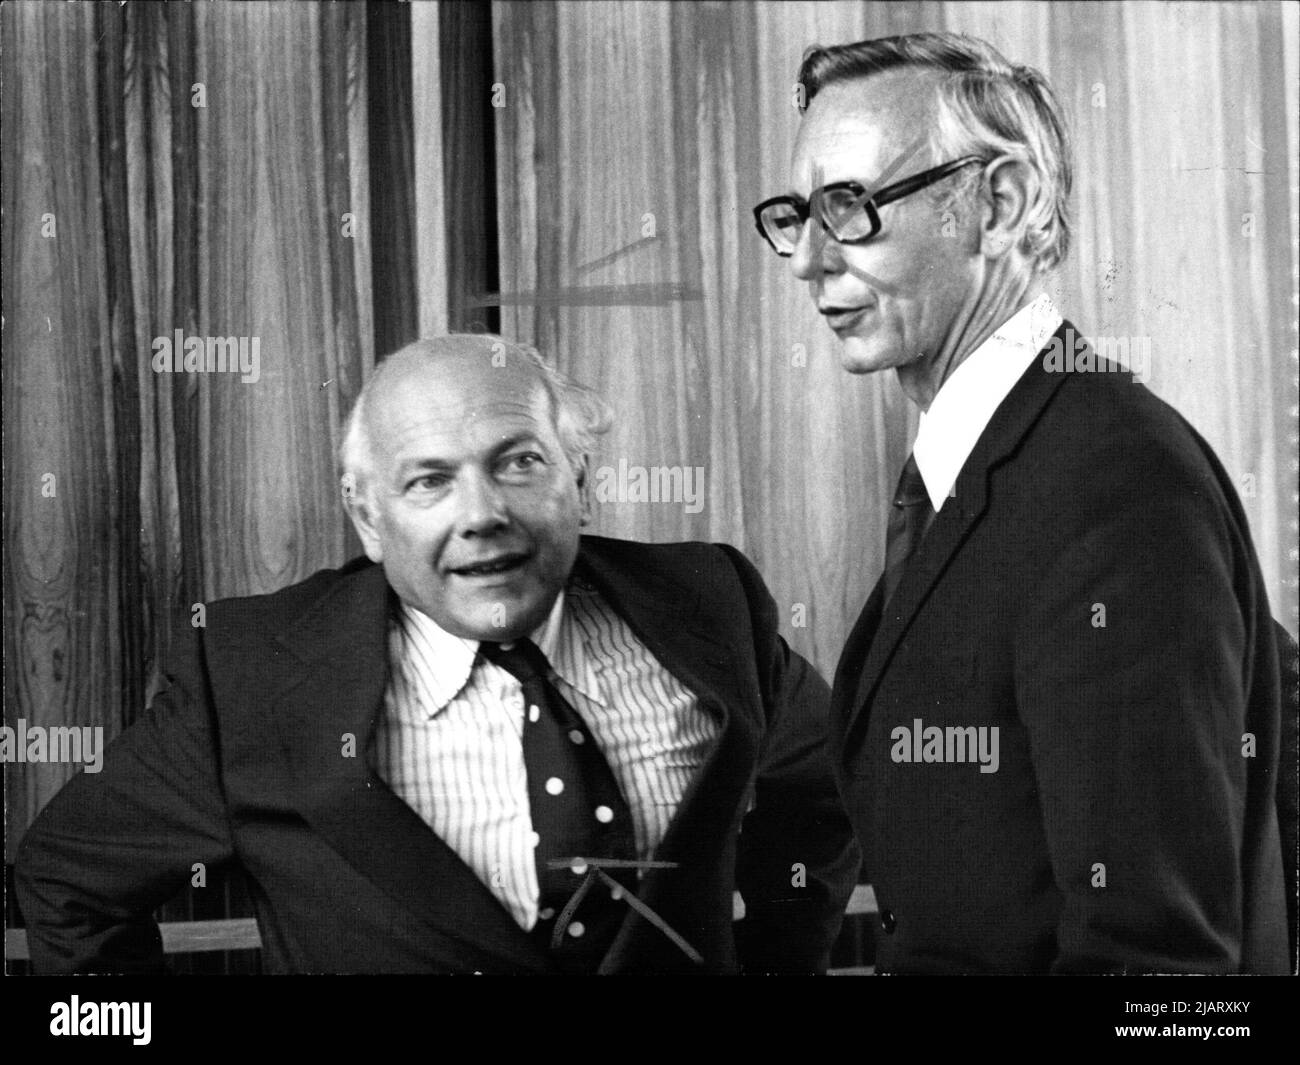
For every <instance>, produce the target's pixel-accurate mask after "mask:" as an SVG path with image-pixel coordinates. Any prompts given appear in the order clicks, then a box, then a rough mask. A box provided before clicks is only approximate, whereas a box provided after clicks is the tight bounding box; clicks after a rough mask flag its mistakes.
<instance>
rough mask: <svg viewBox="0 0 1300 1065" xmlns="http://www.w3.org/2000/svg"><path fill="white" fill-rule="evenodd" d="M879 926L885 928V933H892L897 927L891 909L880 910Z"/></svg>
mask: <svg viewBox="0 0 1300 1065" xmlns="http://www.w3.org/2000/svg"><path fill="white" fill-rule="evenodd" d="M880 927H881V928H883V929H884V930H885V935H887V936H888V935H893V934H894V929H895V928H897V927H898V922H897V921H896V920H895V919H894V914H893V911H892V910H881V911H880Z"/></svg>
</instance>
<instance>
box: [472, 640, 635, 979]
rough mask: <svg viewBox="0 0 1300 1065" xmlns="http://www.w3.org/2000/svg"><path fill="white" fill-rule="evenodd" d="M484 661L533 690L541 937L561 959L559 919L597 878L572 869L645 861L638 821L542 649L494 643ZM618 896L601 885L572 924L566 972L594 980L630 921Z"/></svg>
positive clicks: (627, 875)
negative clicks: (639, 852)
mask: <svg viewBox="0 0 1300 1065" xmlns="http://www.w3.org/2000/svg"><path fill="white" fill-rule="evenodd" d="M479 653H480V654H482V656H483V657H484V658H486V659H487V660H488V661H489V662H492V663H493V664H495V665H498V666H500V667H501V668H502V669H504V670H506V671H507V672H508V673H511V674H513V675H514V676H515V677H516V678H517V679H518V681H519V683H520V685H521V687H522V688H523V694H524V706H525V713H524V732H523V750H524V766H525V768H526V770H527V773H528V802H529V807H530V812H531V815H532V822H533V831H534V832H536V833H537V847H536V852H535V856H536V861H537V882H538V886H539V888H540V896H539V899H538V910H539V912H538V921H537V925H536V927H535V928H534V929H533V934H534V936H535V937H536V938H537V939H538V940H539V941H540V942H541V943H542V944H543V945H544V946H545V947H546V949H548V950H551V946H552V943H553V941H554V939H555V936H554V933H555V923H556V920H557V918H559V917H560V916H561V915H562V914H563V911H564V910H565V908H566V906H567V905H568V904H569V902H570V900H571V899H572V897H573V895H574V893H575V891H576V890H577V889H578V888H579V886H580V885H581V884H582V883H583V880H584V877H585V875H586V872H587V868H586V865H585V863H577V862H570V861H569V860H570V859H575V858H590V859H593V860H596V861H599V860H600V859H607V860H608V859H613V860H615V861H632V860H635V858H636V837H635V833H634V831H633V828H632V813H631V810H630V809H629V808H628V805H627V802H626V800H625V799H624V798H623V794H622V792H621V791H620V790H619V786H618V781H617V780H616V779H615V777H614V773H613V771H612V770H611V769H610V768H609V763H608V762H606V761H605V757H604V755H603V754H602V753H601V751H600V747H599V746H598V745H597V744H596V741H595V738H594V737H593V736H592V734H591V731H590V730H589V729H588V728H587V725H586V723H585V722H584V721H583V720H582V718H581V717H580V716H579V715H578V713H577V711H576V710H574V708H573V707H572V705H570V703H569V701H568V700H567V699H565V698H564V696H563V695H561V694H560V692H559V690H558V689H557V688H556V687H555V685H554V684H552V683H551V681H550V679H549V670H548V664H547V661H546V656H545V655H543V654H542V652H541V650H540V649H539V648H538V647H537V645H536V644H534V643H533V642H532V641H531V640H515V641H514V642H513V643H510V644H498V643H486V642H485V643H481V644H480V645H479ZM560 859H565V860H566V864H565V865H564V867H562V868H553V865H554V864H555V863H557V862H558V861H559V860H560ZM610 875H611V876H612V877H613V878H614V879H615V880H618V881H619V882H620V883H621V884H622V888H623V890H625V891H634V890H635V888H636V875H635V873H634V872H633V871H632V870H630V869H618V868H614V869H611V870H610ZM614 894H615V892H614V891H613V890H612V889H610V888H609V887H607V886H604V885H603V882H602V884H597V885H595V886H593V887H591V888H589V889H588V891H587V892H586V893H585V894H584V895H583V896H582V897H581V900H580V903H579V905H578V907H577V908H576V909H574V910H573V911H572V912H571V913H570V914H569V915H568V916H569V920H568V921H567V922H566V925H565V927H564V928H563V929H562V930H561V938H560V942H559V945H558V946H557V947H556V948H555V949H554V950H553V951H552V954H553V956H554V957H555V959H556V961H557V962H558V963H559V964H560V966H561V968H563V969H565V970H566V971H575V972H591V971H594V969H595V967H596V966H597V965H599V964H600V960H601V958H603V957H604V955H605V952H606V951H607V950H608V949H609V945H610V943H612V941H613V938H614V936H615V934H616V933H617V932H618V927H619V925H620V924H621V923H622V918H623V917H624V916H626V914H627V908H626V906H625V905H624V904H623V903H622V902H620V901H619V899H618V898H615V897H614Z"/></svg>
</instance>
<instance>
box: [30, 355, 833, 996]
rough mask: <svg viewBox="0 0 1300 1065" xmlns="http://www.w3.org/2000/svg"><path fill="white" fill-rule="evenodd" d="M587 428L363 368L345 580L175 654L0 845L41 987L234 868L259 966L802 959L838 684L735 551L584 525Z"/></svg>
mask: <svg viewBox="0 0 1300 1065" xmlns="http://www.w3.org/2000/svg"><path fill="white" fill-rule="evenodd" d="M607 425H608V414H607V411H606V408H605V407H604V405H603V403H602V402H601V401H600V400H599V398H598V397H596V396H595V395H594V394H593V393H591V392H590V391H589V390H587V389H585V388H583V387H581V386H579V385H577V384H575V383H574V382H572V381H570V380H569V379H567V378H565V377H564V376H563V375H561V374H559V373H556V372H555V371H553V370H551V369H549V368H548V367H547V366H546V365H545V364H544V363H543V362H542V361H541V359H540V358H539V357H538V356H537V355H536V353H535V352H532V351H530V350H529V349H523V348H519V347H516V346H514V345H511V344H508V343H506V342H505V341H503V340H501V339H499V338H493V337H484V336H451V337H444V338H439V339H437V340H431V341H421V342H417V343H415V344H412V345H410V346H409V347H407V348H405V349H403V350H401V351H399V352H397V353H396V354H394V355H392V356H391V357H390V358H388V359H387V360H385V361H384V362H383V363H382V364H381V365H380V367H379V368H378V370H377V371H376V373H375V374H374V375H373V376H372V377H371V379H370V380H369V381H368V382H367V384H366V386H365V388H364V389H363V390H362V393H361V396H360V397H359V398H358V400H357V403H356V406H355V408H354V410H353V412H352V414H351V416H350V418H349V420H348V424H347V427H346V431H345V438H344V441H343V446H342V448H341V459H342V464H343V496H344V503H345V506H346V507H347V510H348V513H349V515H350V517H351V519H352V521H353V523H354V524H355V526H356V529H357V532H358V533H359V534H360V537H361V540H362V543H363V544H364V546H365V551H366V554H367V555H368V556H369V557H368V559H358V560H357V561H355V562H353V563H351V564H349V565H347V566H345V567H343V568H342V569H339V570H329V571H323V572H321V573H317V574H316V575H314V576H312V577H310V578H309V579H307V580H306V581H303V582H302V583H300V584H297V585H294V586H292V587H290V588H286V589H284V590H283V591H280V592H278V593H276V594H273V595H268V596H259V597H254V598H250V599H240V600H227V601H223V602H218V603H214V604H211V605H210V606H209V608H208V614H207V626H206V628H204V629H198V630H194V629H189V630H188V631H187V632H185V633H184V635H185V637H186V638H187V642H186V643H185V644H184V645H183V646H184V647H185V648H186V652H185V653H184V654H182V655H181V657H180V658H179V659H178V660H177V661H176V662H175V663H173V665H172V668H171V671H170V686H169V688H168V689H167V690H166V691H164V692H163V693H162V694H161V695H160V696H159V697H158V698H157V699H156V700H155V701H154V703H153V705H152V706H151V707H150V708H149V711H148V713H146V714H145V715H144V716H143V717H142V718H141V720H140V721H138V722H137V723H136V724H134V725H133V726H132V727H131V728H130V729H128V730H127V731H126V732H125V733H124V734H123V736H122V737H121V738H120V739H119V740H118V741H117V742H116V743H115V744H113V745H112V746H111V747H110V748H109V750H108V752H107V754H106V757H105V762H104V766H103V770H102V771H101V772H100V773H99V774H97V775H94V776H79V777H77V778H75V779H74V780H73V781H72V782H71V783H70V784H69V785H68V786H67V787H66V788H65V789H64V790H63V791H62V792H60V793H59V795H57V796H56V797H55V799H54V800H53V801H52V802H51V803H50V804H49V806H47V807H46V809H45V810H44V811H43V812H42V813H41V815H40V816H39V817H38V819H37V820H36V822H35V823H34V825H33V826H32V828H31V830H30V832H29V833H28V835H27V837H26V838H25V840H24V842H23V844H22V848H21V850H20V853H19V857H18V863H17V885H18V898H19V902H20V905H21V909H22V912H23V915H24V917H25V919H26V922H27V927H28V938H29V942H30V944H31V950H32V957H33V959H34V961H35V963H36V966H37V967H38V969H41V970H44V971H68V970H74V971H81V970H106V969H107V970H124V969H139V968H149V967H155V966H157V965H158V964H160V962H161V954H160V947H159V938H158V930H157V927H156V925H155V924H154V923H153V921H152V920H151V917H150V913H151V911H152V910H153V909H154V908H155V907H156V906H158V905H159V904H161V903H162V902H164V901H166V899H168V898H169V897H170V896H171V895H173V894H174V893H175V892H176V891H177V890H178V888H180V887H181V886H182V885H183V884H184V882H185V881H186V880H187V879H188V878H189V877H190V875H191V869H192V867H193V865H194V863H196V862H202V863H205V865H207V866H209V867H212V866H215V865H219V864H222V863H226V862H232V861H233V862H236V863H238V864H239V865H240V866H242V868H243V869H244V870H245V872H246V873H247V875H248V878H249V881H250V883H251V885H252V894H253V899H254V903H255V906H256V912H257V921H258V926H259V929H260V931H261V938H262V951H263V964H264V968H265V969H267V970H269V971H274V972H286V971H289V972H303V971H306V972H361V971H364V972H484V973H594V972H602V973H636V972H651V973H657V972H684V971H685V972H700V971H704V972H735V971H738V970H741V969H743V970H745V971H762V972H769V971H803V972H811V971H818V970H820V969H823V968H824V967H825V966H826V964H827V959H828V956H829V950H830V946H831V942H832V940H833V938H834V936H835V933H836V931H837V929H838V927H839V923H840V915H841V914H842V913H843V909H844V904H845V901H846V899H847V896H848V893H849V891H850V890H851V888H852V880H853V873H854V871H855V867H856V862H857V852H856V847H855V846H854V844H853V842H852V833H851V831H850V829H849V827H848V824H847V820H846V818H845V817H844V814H843V812H842V810H841V809H840V807H839V804H838V799H837V797H836V794H835V788H834V784H833V781H832V778H831V775H830V771H829V766H828V764H827V762H826V760H825V758H824V754H823V750H822V741H823V734H824V727H825V710H826V702H827V698H828V695H829V692H828V690H827V688H826V685H825V683H824V682H823V681H822V680H821V679H820V678H819V677H818V676H817V675H816V673H815V672H814V671H813V670H812V669H811V668H810V667H809V666H808V664H807V663H806V662H804V661H803V660H802V659H801V658H799V657H798V656H797V655H795V654H793V653H792V652H791V651H790V650H789V648H788V647H787V646H786V645H785V643H784V641H783V640H782V639H781V638H780V636H779V635H778V634H777V622H776V612H775V608H774V605H773V603H772V600H771V598H770V596H769V595H768V593H767V591H766V589H765V588H764V585H763V582H762V580H761V579H760V577H759V576H758V574H757V572H756V571H755V570H754V569H753V567H752V566H751V565H750V564H749V563H748V562H747V561H746V560H745V559H744V558H743V557H742V556H741V555H740V554H739V553H737V552H736V551H734V550H733V549H731V548H728V547H725V546H710V545H706V544H674V545H659V546H652V545H648V544H636V543H629V542H624V541H616V540H609V539H602V538H598V537H585V536H582V535H581V534H580V528H581V526H582V525H583V524H585V522H586V521H587V517H588V507H587V503H588V480H587V456H588V454H589V453H590V450H591V447H592V444H593V441H594V439H595V436H596V435H597V434H598V433H599V432H601V431H603V430H604V429H605V428H606V427H607ZM742 828H743V831H742ZM736 888H739V890H740V892H741V895H742V897H743V898H744V901H745V904H746V909H747V914H746V918H745V920H744V921H743V922H741V923H740V924H738V925H735V926H734V927H733V920H732V918H733V913H732V901H733V891H734V890H735V889H736Z"/></svg>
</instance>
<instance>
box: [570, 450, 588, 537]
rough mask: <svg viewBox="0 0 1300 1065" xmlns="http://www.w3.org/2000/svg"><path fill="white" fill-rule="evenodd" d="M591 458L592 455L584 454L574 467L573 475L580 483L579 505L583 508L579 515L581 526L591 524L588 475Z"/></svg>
mask: <svg viewBox="0 0 1300 1065" xmlns="http://www.w3.org/2000/svg"><path fill="white" fill-rule="evenodd" d="M590 459H591V456H590V455H583V456H582V457H581V458H580V459H579V460H578V461H577V462H576V463H575V464H574V467H573V477H574V480H575V481H576V482H577V485H578V505H579V507H580V508H581V510H580V513H579V517H578V524H579V525H580V526H586V525H590V524H591V479H590V478H589V477H588V476H587V474H588V472H589V470H590Z"/></svg>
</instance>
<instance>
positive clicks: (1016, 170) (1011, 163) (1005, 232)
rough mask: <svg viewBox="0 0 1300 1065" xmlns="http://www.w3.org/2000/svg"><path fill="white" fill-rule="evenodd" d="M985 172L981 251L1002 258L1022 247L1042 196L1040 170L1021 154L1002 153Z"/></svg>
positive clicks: (992, 257) (988, 256)
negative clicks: (1032, 216) (1031, 218)
mask: <svg viewBox="0 0 1300 1065" xmlns="http://www.w3.org/2000/svg"><path fill="white" fill-rule="evenodd" d="M984 175H985V190H986V191H985V193H984V201H985V202H984V211H983V212H982V215H981V225H980V252H981V253H982V254H983V255H984V257H985V258H988V259H1000V258H1002V257H1003V256H1005V255H1006V254H1007V253H1008V252H1010V251H1012V250H1016V249H1019V248H1020V244H1021V241H1022V240H1023V238H1024V235H1025V226H1026V224H1027V223H1028V220H1029V212H1030V210H1031V209H1032V208H1033V205H1034V204H1035V203H1036V202H1037V200H1038V191H1039V181H1038V174H1037V173H1036V172H1035V171H1034V168H1033V167H1032V166H1030V165H1029V163H1028V162H1026V161H1025V160H1024V159H1021V158H1020V157H1019V156H1015V155H1001V156H998V158H996V159H994V160H993V162H991V163H989V164H988V165H987V166H986V167H985V170H984Z"/></svg>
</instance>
